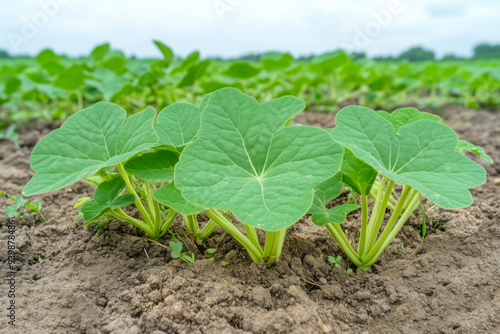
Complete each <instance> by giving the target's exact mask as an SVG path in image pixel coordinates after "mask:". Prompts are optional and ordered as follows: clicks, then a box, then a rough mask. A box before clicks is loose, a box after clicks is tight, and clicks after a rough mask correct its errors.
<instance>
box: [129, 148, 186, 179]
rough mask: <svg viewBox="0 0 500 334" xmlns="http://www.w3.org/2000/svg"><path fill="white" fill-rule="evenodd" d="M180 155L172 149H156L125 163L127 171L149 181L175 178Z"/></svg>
mask: <svg viewBox="0 0 500 334" xmlns="http://www.w3.org/2000/svg"><path fill="white" fill-rule="evenodd" d="M177 161H179V156H178V155H177V154H176V153H174V152H172V151H166V150H161V151H156V152H149V153H144V154H142V155H139V156H136V157H133V158H132V159H130V160H128V161H127V162H126V163H125V165H124V166H125V169H126V170H127V172H129V173H131V174H133V175H135V176H137V177H139V178H141V179H143V180H146V181H148V182H166V181H170V180H173V178H174V167H175V164H176V163H177Z"/></svg>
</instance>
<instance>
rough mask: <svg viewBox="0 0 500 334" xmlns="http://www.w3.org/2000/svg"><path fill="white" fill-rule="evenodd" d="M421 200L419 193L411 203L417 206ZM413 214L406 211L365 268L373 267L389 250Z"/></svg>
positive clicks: (410, 211) (366, 263)
mask: <svg viewBox="0 0 500 334" xmlns="http://www.w3.org/2000/svg"><path fill="white" fill-rule="evenodd" d="M419 198H420V193H418V192H417V193H416V194H415V195H413V199H412V201H411V204H413V206H415V205H416V204H417V203H418V200H419ZM411 204H410V207H409V208H410V209H411V207H412V205H411ZM412 212H413V210H406V211H405V212H404V213H403V215H402V216H401V218H399V220H398V222H397V224H396V226H395V227H394V228H393V229H392V231H391V233H390V234H389V236H388V237H387V238H386V240H385V241H384V243H383V244H382V245H381V246H380V248H379V249H378V250H377V252H376V253H375V255H374V256H373V257H372V258H371V259H367V262H365V264H364V266H365V267H371V266H372V265H373V264H374V263H375V262H377V260H378V258H379V257H380V255H381V254H382V252H383V251H384V250H385V249H386V248H387V246H388V245H389V244H390V243H391V241H392V240H393V239H394V238H395V237H396V235H397V234H398V232H399V230H401V228H402V227H403V225H404V224H405V222H406V220H408V217H410V215H411V214H412Z"/></svg>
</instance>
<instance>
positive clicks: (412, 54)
mask: <svg viewBox="0 0 500 334" xmlns="http://www.w3.org/2000/svg"><path fill="white" fill-rule="evenodd" d="M398 59H401V60H408V61H426V60H434V59H435V56H434V52H432V51H430V50H426V49H424V48H423V47H421V46H415V47H413V48H410V49H409V50H407V51H405V52H403V53H402V54H400V55H399V57H398Z"/></svg>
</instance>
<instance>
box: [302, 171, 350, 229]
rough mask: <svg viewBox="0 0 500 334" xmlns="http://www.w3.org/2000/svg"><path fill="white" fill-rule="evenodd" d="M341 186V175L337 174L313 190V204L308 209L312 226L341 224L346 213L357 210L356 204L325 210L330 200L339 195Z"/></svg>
mask: <svg viewBox="0 0 500 334" xmlns="http://www.w3.org/2000/svg"><path fill="white" fill-rule="evenodd" d="M343 185H344V184H343V182H342V175H341V173H337V174H335V175H334V176H332V177H331V178H329V179H327V180H325V181H323V182H321V183H320V184H318V185H317V186H316V187H315V188H314V199H313V204H312V206H311V208H310V209H309V213H310V214H311V220H312V221H313V223H314V224H316V225H318V226H324V225H326V224H330V223H332V224H341V223H342V222H344V220H345V217H346V216H347V214H348V213H350V212H352V211H354V210H356V209H358V208H359V205H357V204H342V205H337V206H335V207H333V208H331V209H327V208H326V205H327V204H328V203H329V202H330V201H331V200H333V199H335V198H337V197H338V196H339V195H340V193H341V192H342V187H343Z"/></svg>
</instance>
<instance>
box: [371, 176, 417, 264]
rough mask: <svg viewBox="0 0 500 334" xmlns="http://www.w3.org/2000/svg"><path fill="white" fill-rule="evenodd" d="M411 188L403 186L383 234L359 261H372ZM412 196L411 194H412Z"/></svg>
mask: <svg viewBox="0 0 500 334" xmlns="http://www.w3.org/2000/svg"><path fill="white" fill-rule="evenodd" d="M412 189H413V188H412V187H410V186H406V185H405V186H404V188H403V191H402V192H401V197H400V198H399V202H398V205H397V206H396V210H394V211H393V212H392V216H391V218H390V219H389V221H388V222H387V225H386V226H385V228H384V232H382V234H381V235H380V238H379V239H378V240H377V242H376V243H375V245H374V246H373V247H372V248H371V249H370V250H369V253H368V254H367V255H366V256H364V257H362V258H361V261H363V262H367V261H369V260H371V259H372V257H373V256H374V255H375V254H376V253H377V252H378V251H379V248H380V247H381V245H382V244H383V243H384V242H385V239H386V238H387V236H388V235H389V233H390V232H391V230H392V228H393V226H394V223H396V220H397V219H398V217H399V215H400V214H401V210H402V209H403V206H404V203H405V201H406V198H407V197H408V194H409V193H410V190H412ZM412 195H413V194H412Z"/></svg>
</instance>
